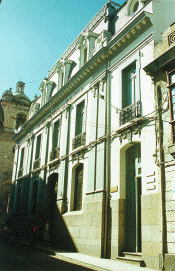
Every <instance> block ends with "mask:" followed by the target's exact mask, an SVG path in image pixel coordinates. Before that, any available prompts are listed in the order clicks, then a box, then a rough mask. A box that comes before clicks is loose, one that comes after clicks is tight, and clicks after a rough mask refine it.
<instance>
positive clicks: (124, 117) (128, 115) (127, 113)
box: [119, 101, 141, 125]
mask: <svg viewBox="0 0 175 271" xmlns="http://www.w3.org/2000/svg"><path fill="white" fill-rule="evenodd" d="M140 116H141V102H140V101H137V102H136V103H134V104H131V105H129V106H127V107H125V108H124V109H122V110H121V111H120V112H119V122H120V125H123V124H125V123H126V122H129V121H131V120H133V119H136V118H138V117H140Z"/></svg>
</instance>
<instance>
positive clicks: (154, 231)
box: [150, 225, 161, 242]
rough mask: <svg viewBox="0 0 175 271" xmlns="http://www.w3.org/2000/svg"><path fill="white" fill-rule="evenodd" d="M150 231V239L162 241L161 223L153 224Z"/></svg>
mask: <svg viewBox="0 0 175 271" xmlns="http://www.w3.org/2000/svg"><path fill="white" fill-rule="evenodd" d="M150 230H151V232H150V241H151V242H161V232H160V226H159V225H152V226H151V229H150Z"/></svg>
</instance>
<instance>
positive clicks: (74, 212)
mask: <svg viewBox="0 0 175 271" xmlns="http://www.w3.org/2000/svg"><path fill="white" fill-rule="evenodd" d="M82 214H83V210H81V211H69V212H66V213H65V214H63V216H70V215H82Z"/></svg>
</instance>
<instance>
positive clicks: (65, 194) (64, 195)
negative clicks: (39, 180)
mask: <svg viewBox="0 0 175 271" xmlns="http://www.w3.org/2000/svg"><path fill="white" fill-rule="evenodd" d="M70 108H71V105H70V104H69V105H68V107H67V108H66V110H67V112H66V114H67V118H68V121H67V142H66V159H65V175H64V190H63V191H64V192H63V206H62V214H64V213H65V212H67V209H68V206H67V203H68V202H67V184H68V169H69V145H70V119H71V118H70V114H71V112H70Z"/></svg>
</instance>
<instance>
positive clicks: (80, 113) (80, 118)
mask: <svg viewBox="0 0 175 271" xmlns="http://www.w3.org/2000/svg"><path fill="white" fill-rule="evenodd" d="M84 107H85V101H82V102H81V103H79V104H78V105H77V109H76V123H75V137H74V138H73V140H72V149H73V150H74V149H76V148H78V147H80V146H82V145H85V141H86V135H85V133H84V132H83V130H84Z"/></svg>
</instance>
